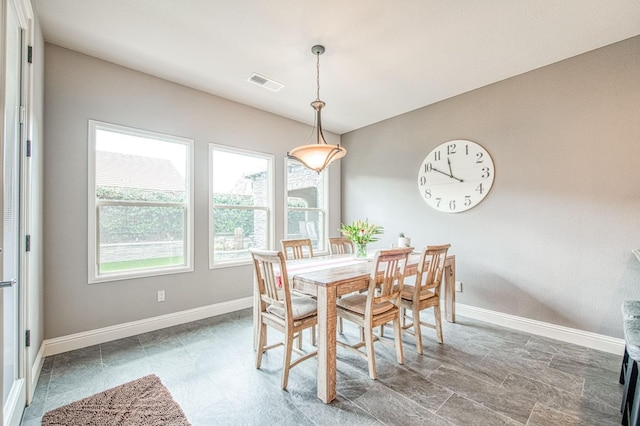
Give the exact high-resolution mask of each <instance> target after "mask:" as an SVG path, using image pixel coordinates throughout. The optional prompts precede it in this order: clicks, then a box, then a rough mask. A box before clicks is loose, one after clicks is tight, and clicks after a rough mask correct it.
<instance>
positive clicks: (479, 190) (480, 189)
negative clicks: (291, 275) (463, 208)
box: [475, 184, 484, 194]
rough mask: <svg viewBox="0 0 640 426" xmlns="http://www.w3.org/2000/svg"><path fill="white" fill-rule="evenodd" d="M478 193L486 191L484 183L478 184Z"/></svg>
mask: <svg viewBox="0 0 640 426" xmlns="http://www.w3.org/2000/svg"><path fill="white" fill-rule="evenodd" d="M475 191H476V192H477V193H478V194H482V193H483V192H484V186H482V184H480V185H478V186H477V187H476V189H475Z"/></svg>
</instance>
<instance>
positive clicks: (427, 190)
mask: <svg viewBox="0 0 640 426" xmlns="http://www.w3.org/2000/svg"><path fill="white" fill-rule="evenodd" d="M424 198H427V199H429V198H431V188H427V189H425V190H424Z"/></svg>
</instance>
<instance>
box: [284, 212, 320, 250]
mask: <svg viewBox="0 0 640 426" xmlns="http://www.w3.org/2000/svg"><path fill="white" fill-rule="evenodd" d="M324 223H325V221H324V212H323V211H321V210H316V211H304V210H295V209H289V210H288V211H287V230H288V233H287V238H309V239H310V240H311V244H312V245H313V249H314V250H318V251H322V250H324V249H325V242H324V240H325V239H324V238H323V236H324V235H326V233H325V229H324Z"/></svg>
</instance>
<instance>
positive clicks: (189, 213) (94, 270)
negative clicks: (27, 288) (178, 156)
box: [87, 120, 195, 284]
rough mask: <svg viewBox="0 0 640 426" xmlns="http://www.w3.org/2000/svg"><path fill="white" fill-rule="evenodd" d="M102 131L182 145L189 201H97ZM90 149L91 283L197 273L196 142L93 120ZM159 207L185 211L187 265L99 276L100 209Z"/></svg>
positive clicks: (91, 122) (89, 224)
mask: <svg viewBox="0 0 640 426" xmlns="http://www.w3.org/2000/svg"><path fill="white" fill-rule="evenodd" d="M98 130H103V131H108V132H113V133H120V134H124V135H129V136H137V137H143V138H148V139H156V140H160V141H164V142H171V143H177V144H182V145H185V146H186V149H187V156H186V159H187V164H186V167H187V171H186V175H185V181H186V182H185V183H186V192H187V196H186V200H185V202H184V204H183V203H166V202H158V203H154V202H149V201H139V202H136V201H133V202H132V201H113V200H106V201H99V200H97V199H96V189H97V188H96V142H97V141H96V134H97V131H98ZM88 132H89V147H88V176H87V177H88V179H87V181H88V184H87V186H88V203H87V204H88V209H87V210H88V266H89V268H88V282H89V284H98V283H105V282H112V281H121V280H127V279H133V278H144V277H154V276H160V275H169V274H179V273H185V272H192V271H193V254H194V236H193V235H194V232H193V229H194V200H195V195H194V176H195V175H194V141H193V139H188V138H184V137H180V136H173V135H168V134H164V133H158V132H154V131H150V130H143V129H138V128H135V127H129V126H122V125H118V124H112V123H106V122H102V121H97V120H89V125H88ZM105 205H107V206H118V205H123V206H124V205H129V206H132V205H134V206H141V207H148V206H159V207H178V206H182V207H183V208H184V209H185V215H184V219H185V223H184V234H183V235H184V240H183V244H184V260H185V263H184V264H183V265H178V266H161V267H150V268H145V269H136V270H132V271H125V272H110V273H106V274H105V273H103V274H100V273H99V266H98V259H99V252H100V246H99V244H100V241H99V235H98V231H99V229H98V227H99V223H100V222H99V214H100V210H99V207H100V206H105Z"/></svg>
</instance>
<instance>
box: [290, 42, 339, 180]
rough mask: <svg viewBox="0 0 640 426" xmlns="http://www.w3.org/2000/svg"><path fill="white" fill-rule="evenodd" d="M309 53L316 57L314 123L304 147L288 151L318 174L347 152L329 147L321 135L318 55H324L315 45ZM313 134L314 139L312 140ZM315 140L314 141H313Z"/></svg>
mask: <svg viewBox="0 0 640 426" xmlns="http://www.w3.org/2000/svg"><path fill="white" fill-rule="evenodd" d="M311 52H312V53H313V54H314V55H316V82H317V96H316V100H315V101H313V102H311V106H312V107H313V109H314V111H315V123H314V126H313V133H312V134H311V137H310V138H309V141H308V142H307V144H306V145H301V146H298V147H295V148H293V149H292V150H291V151H289V153H288V156H289V158H293V159H295V160H298V161H299V162H301V163H302V164H303V165H304V166H305V167H307V168H309V169H311V170H314V171H316V172H318V173H320V172H321V171H323V170H324V169H325V168H326V167H327V166H328V165H329V164H331V163H332V162H333V161H335V160H338V159H340V158H342V157H344V156H345V155H346V154H347V150H346V149H344V148H343V147H341V146H340V145H329V144H328V143H327V141H326V140H325V139H324V135H323V134H322V115H321V114H322V108H324V106H325V103H324V102H323V101H321V100H320V55H322V54H323V53H324V46H320V45H316V46H313V47H312V48H311ZM314 134H315V138H314ZM314 139H315V141H314Z"/></svg>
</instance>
